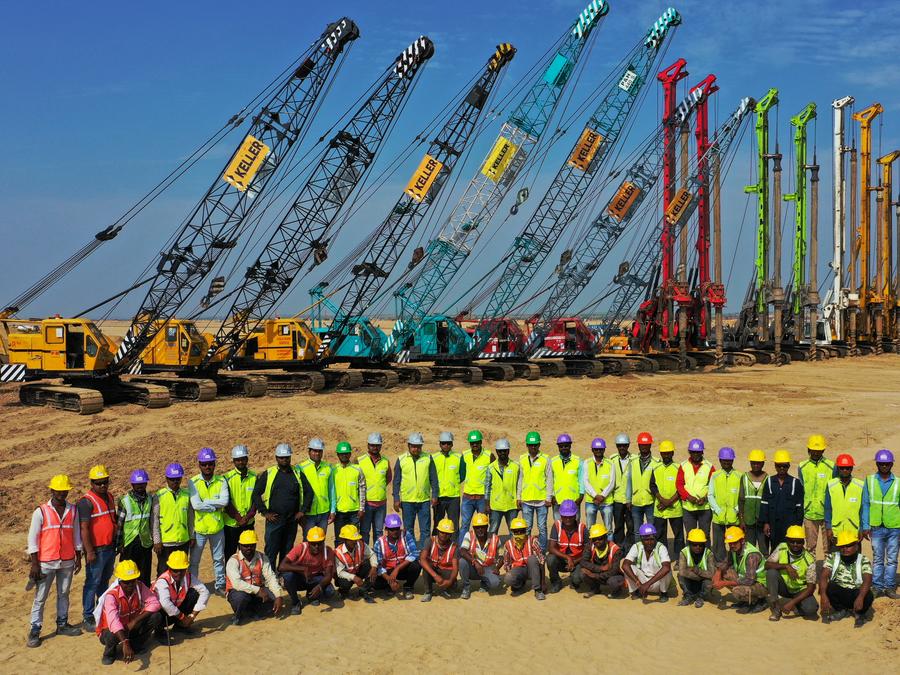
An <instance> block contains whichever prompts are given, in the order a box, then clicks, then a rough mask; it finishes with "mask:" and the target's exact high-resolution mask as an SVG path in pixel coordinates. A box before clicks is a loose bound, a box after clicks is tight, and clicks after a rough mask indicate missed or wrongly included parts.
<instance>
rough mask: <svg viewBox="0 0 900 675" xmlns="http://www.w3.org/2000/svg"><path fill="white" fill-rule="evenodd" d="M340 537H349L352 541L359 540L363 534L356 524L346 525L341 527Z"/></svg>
mask: <svg viewBox="0 0 900 675" xmlns="http://www.w3.org/2000/svg"><path fill="white" fill-rule="evenodd" d="M338 537H340V538H341V539H348V540H350V541H359V540H360V539H362V535H361V534H360V533H359V529H358V528H357V527H356V525H344V526H343V527H342V528H341V531H340V533H339V534H338Z"/></svg>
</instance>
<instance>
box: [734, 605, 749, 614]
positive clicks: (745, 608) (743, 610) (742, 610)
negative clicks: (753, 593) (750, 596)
mask: <svg viewBox="0 0 900 675" xmlns="http://www.w3.org/2000/svg"><path fill="white" fill-rule="evenodd" d="M735 606H737V605H735ZM751 609H753V606H752V605H748V604H746V603H742V604H741V606H740V607H738V608H737V610H736V611H737V613H738V614H749V613H750V610H751Z"/></svg>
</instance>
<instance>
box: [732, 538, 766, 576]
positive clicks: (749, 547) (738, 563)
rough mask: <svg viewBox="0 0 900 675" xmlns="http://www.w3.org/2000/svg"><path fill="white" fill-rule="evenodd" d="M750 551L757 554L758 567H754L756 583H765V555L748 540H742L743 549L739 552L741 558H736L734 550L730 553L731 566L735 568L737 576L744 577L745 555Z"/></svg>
mask: <svg viewBox="0 0 900 675" xmlns="http://www.w3.org/2000/svg"><path fill="white" fill-rule="evenodd" d="M752 553H757V554H759V567H757V568H756V572H755V575H754V576H755V577H756V583H758V584H762V585H763V586H765V585H766V557H765V556H764V555H763V554H762V553H761V552H760V550H759V549H758V548H756V547H755V546H754V545H753V544H751V543H750V542H747V541H745V542H744V551H743V553H741V559H740V560H738V559H737V556H736V555H735V554H734V552H732V553H731V566H732V567H734V569H735V570H737V573H738V576H740V577H741V578H746V576H747V557H748V556H749V555H751V554H752Z"/></svg>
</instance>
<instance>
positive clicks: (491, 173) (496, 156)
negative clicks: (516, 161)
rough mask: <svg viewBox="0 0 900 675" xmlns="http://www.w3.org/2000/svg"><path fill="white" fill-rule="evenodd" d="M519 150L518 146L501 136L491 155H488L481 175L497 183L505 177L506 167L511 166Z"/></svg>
mask: <svg viewBox="0 0 900 675" xmlns="http://www.w3.org/2000/svg"><path fill="white" fill-rule="evenodd" d="M518 149H519V146H518V145H516V144H515V143H510V141H509V139H508V138H503V137H502V136H501V137H500V138H498V139H497V142H496V143H494V147H493V149H492V150H491V154H489V155H488V158H487V160H486V161H485V163H484V167H482V169H481V173H483V174H484V175H485V176H487V177H488V178H490V179H491V180H492V181H494V182H495V183H496V182H497V181H499V180H500V178H501V177H502V176H503V174H504V172H505V171H506V167H508V166H509V163H510V162H511V161H512V160H513V157H515V156H516V151H518Z"/></svg>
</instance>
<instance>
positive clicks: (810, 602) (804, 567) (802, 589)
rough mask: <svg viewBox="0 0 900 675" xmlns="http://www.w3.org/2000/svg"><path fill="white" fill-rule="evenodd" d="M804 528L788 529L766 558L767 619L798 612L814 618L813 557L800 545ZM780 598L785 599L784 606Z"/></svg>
mask: <svg viewBox="0 0 900 675" xmlns="http://www.w3.org/2000/svg"><path fill="white" fill-rule="evenodd" d="M805 541H806V535H805V533H804V530H803V528H802V527H800V526H799V525H791V526H790V527H789V528H788V531H787V535H786V537H785V541H783V542H782V543H780V544H778V546H777V547H776V548H775V550H774V551H772V555H770V556H769V559H768V560H766V586H767V587H768V589H769V610H770V611H771V612H772V616H770V617H769V621H779V620H780V619H781V617H782V615H787V616H790V615H791V614H793V613H794V612H797V614H799V615H800V616H802V617H803V618H805V619H815V618H816V614H817V613H818V611H819V603H817V602H816V598H815V596H814V595H813V594H814V593H815V590H816V558H815V556H814V555H813V554H812V553H810V552H809V551H807V550H806V549H805V548H804V547H803V545H804V543H805ZM779 598H787V602H786V603H784V605H781V604H780V603H779Z"/></svg>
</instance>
